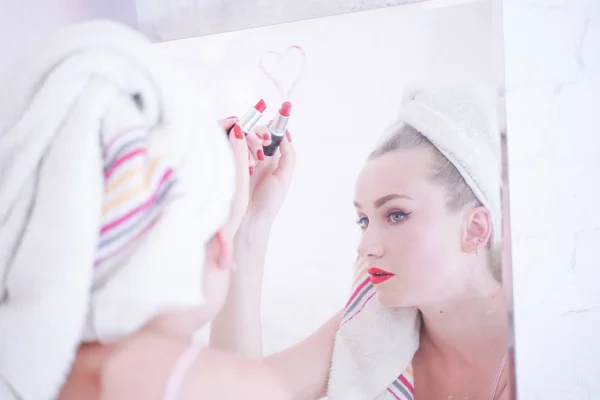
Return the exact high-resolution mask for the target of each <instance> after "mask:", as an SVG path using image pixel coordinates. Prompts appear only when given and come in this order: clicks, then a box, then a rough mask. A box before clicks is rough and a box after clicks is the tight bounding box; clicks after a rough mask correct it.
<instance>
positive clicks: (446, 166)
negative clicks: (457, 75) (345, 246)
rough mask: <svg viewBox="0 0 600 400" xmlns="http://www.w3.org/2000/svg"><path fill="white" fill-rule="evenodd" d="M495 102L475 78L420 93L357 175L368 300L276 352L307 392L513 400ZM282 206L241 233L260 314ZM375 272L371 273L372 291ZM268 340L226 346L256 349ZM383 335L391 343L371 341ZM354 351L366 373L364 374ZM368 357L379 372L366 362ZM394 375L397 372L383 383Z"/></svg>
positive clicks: (275, 360)
mask: <svg viewBox="0 0 600 400" xmlns="http://www.w3.org/2000/svg"><path fill="white" fill-rule="evenodd" d="M491 104H492V103H491V102H489V98H486V93H485V90H482V89H480V88H478V87H476V86H471V85H465V86H452V85H448V86H440V87H423V88H414V89H412V90H409V91H407V94H406V96H405V98H404V100H403V103H402V106H403V107H402V108H403V113H402V115H401V117H400V119H399V121H398V123H396V124H395V125H394V126H393V127H392V128H391V129H390V131H389V132H387V134H386V135H385V136H384V139H383V140H382V142H381V143H380V145H379V146H378V147H377V149H376V150H375V151H374V152H373V153H372V154H371V156H370V157H369V160H368V162H367V164H366V166H365V167H364V169H363V171H362V172H361V174H360V176H359V178H358V181H357V184H356V194H355V201H354V204H355V207H356V211H357V215H358V224H359V227H360V229H361V230H362V231H363V235H362V239H361V242H360V245H359V247H358V253H359V257H360V260H359V263H358V265H357V269H358V270H357V275H358V277H359V280H358V282H357V285H356V286H355V288H356V289H357V290H356V292H355V293H354V295H353V296H357V297H360V296H358V295H359V294H360V295H361V296H362V297H361V298H362V300H357V299H355V298H354V297H353V298H351V299H350V301H349V303H348V305H347V307H346V309H345V310H344V311H340V312H339V313H337V314H336V315H335V316H333V317H332V318H331V319H330V320H329V321H327V322H326V323H325V324H324V325H323V326H322V327H321V328H320V329H319V330H318V331H317V332H315V333H314V334H313V335H311V336H310V337H308V338H307V339H305V340H304V341H302V342H301V343H299V344H297V345H295V346H293V347H291V348H289V349H287V350H284V351H282V352H280V353H278V354H274V355H272V356H269V357H266V358H265V361H266V362H267V363H268V364H269V365H272V366H273V367H275V368H276V369H278V370H279V371H280V372H281V373H282V374H283V376H284V377H285V379H286V380H287V383H288V384H289V386H290V387H291V388H292V390H293V394H294V398H295V399H317V398H320V397H322V396H325V395H326V394H328V398H330V399H332V400H338V399H342V398H343V399H344V400H346V399H348V398H351V399H372V398H377V399H384V398H390V399H412V398H413V397H414V398H415V399H417V400H419V399H425V400H426V399H466V398H469V399H487V398H490V399H497V400H498V399H500V400H505V399H508V396H509V391H508V389H507V386H508V375H507V371H506V370H505V368H504V366H505V363H506V354H507V351H508V350H507V340H508V338H507V335H508V333H507V312H506V304H505V298H504V296H503V288H502V283H501V270H500V262H499V250H500V225H499V221H500V215H499V210H500V205H499V198H500V181H499V179H500V162H499V147H498V144H497V141H498V140H499V138H498V137H497V136H498V135H497V129H496V125H495V123H496V122H495V118H494V112H493V106H492V105H491ZM272 196H274V197H275V198H277V199H279V198H280V197H281V196H282V194H281V192H274V193H273V194H272ZM279 205H280V202H279V201H277V202H275V203H273V204H272V207H270V208H268V209H264V210H262V211H261V212H262V217H261V218H254V219H253V218H250V217H247V222H246V223H245V224H243V226H242V228H241V229H240V231H238V233H237V237H238V240H242V239H241V238H246V239H245V240H246V241H248V242H249V243H250V242H251V243H252V244H253V245H254V246H252V247H251V246H248V247H243V246H238V249H237V254H236V262H237V263H238V264H239V271H240V273H243V274H245V275H246V276H245V279H246V282H247V285H245V290H246V293H245V294H246V295H247V297H245V300H246V305H245V308H244V312H245V313H246V315H245V317H244V318H246V319H248V318H250V317H249V313H254V314H253V315H254V318H255V320H258V319H259V316H258V315H257V311H256V310H258V304H259V300H258V299H259V290H260V275H261V273H262V270H261V268H260V267H261V265H262V263H263V262H264V252H265V246H266V243H267V242H268V232H269V229H268V227H269V223H270V222H271V221H272V219H273V218H274V216H275V214H276V211H277V209H278V206H279ZM363 264H366V265H363ZM365 269H366V270H368V273H369V275H370V277H369V278H368V279H366V280H365V281H364V282H362V285H363V287H359V284H361V280H360V274H361V271H362V270H365ZM363 279H364V278H363ZM239 286H242V285H239ZM232 289H234V290H233V291H232V293H231V297H235V296H236V293H235V292H236V290H235V289H236V288H235V287H234V288H232ZM250 289H252V290H254V293H249V291H250ZM359 291H361V292H360V293H358V292H359ZM369 291H372V292H373V293H372V294H376V296H374V297H373V296H370V297H369V296H368V295H369V293H370V292H369ZM363 295H364V296H363ZM237 296H239V298H244V296H242V295H240V294H239V291H238V294H237ZM372 297H373V298H374V299H376V300H371V301H369V300H365V299H370V298H372ZM360 301H362V304H361V303H359V304H358V305H357V303H358V302H360ZM238 303H241V301H239V300H238ZM354 307H356V308H361V307H362V308H364V310H363V311H362V312H361V314H360V315H359V317H356V315H350V314H352V313H353V312H355V311H354V309H353V308H354ZM363 315H367V316H365V317H364V318H363V317H361V316H363ZM221 318H223V319H225V318H226V317H225V316H221ZM228 318H229V321H230V323H235V321H236V320H239V319H240V317H239V316H238V317H237V319H236V317H235V316H234V315H233V314H230V315H229V316H228ZM361 318H362V319H361ZM390 329H393V330H392V332H390ZM231 332H232V336H233V333H234V332H236V331H235V330H231ZM244 334H245V332H244ZM253 335H256V333H253ZM254 337H255V336H252V338H249V339H247V343H243V342H240V341H238V342H235V340H236V339H235V338H233V337H232V338H230V340H229V342H228V343H226V344H224V345H227V346H229V347H231V348H237V349H239V350H242V351H249V350H248V349H249V348H250V347H251V345H252V343H251V342H252V341H253V338H254ZM375 337H377V338H379V339H381V340H382V341H384V342H385V341H387V342H386V343H383V344H381V343H376V344H375V345H374V346H371V348H369V347H368V345H365V344H364V343H372V342H373V341H372V340H370V339H371V338H375ZM238 340H240V339H238ZM388 346H389V347H394V346H395V349H394V351H388ZM396 350H397V351H396ZM376 352H378V353H376ZM394 352H395V353H394ZM388 353H393V354H398V358H395V359H394V358H393V357H392V358H390V357H389V356H388ZM368 358H372V359H374V360H377V361H376V362H374V364H373V363H371V364H369V362H371V360H369V359H368ZM343 361H346V362H347V363H356V365H357V367H356V371H358V372H362V373H363V375H361V374H359V373H357V374H355V375H352V373H351V372H352V371H350V370H351V368H350V367H348V366H347V365H344V362H343ZM379 361H381V362H379ZM361 362H362V363H363V366H362V367H364V366H370V367H369V368H371V369H373V370H374V371H376V373H370V372H371V371H370V370H369V368H367V367H364V368H363V370H360V368H361ZM385 363H388V364H389V365H387V366H382V365H380V364H385ZM394 368H396V369H395V370H394ZM349 371H350V372H349ZM356 371H355V372H356ZM383 374H388V375H389V377H390V378H389V379H388V380H387V381H381V382H375V381H376V380H377V379H380V377H381V376H382V375H383ZM390 374H391V375H390ZM352 377H354V378H356V379H352ZM413 377H414V380H413ZM355 381H358V383H357V382H355ZM363 389H364V390H363ZM344 390H345V391H344ZM341 393H344V395H343V396H341V395H340V394H341ZM365 393H369V394H368V396H369V397H366V396H367V395H365Z"/></svg>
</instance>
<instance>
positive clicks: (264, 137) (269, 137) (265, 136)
mask: <svg viewBox="0 0 600 400" xmlns="http://www.w3.org/2000/svg"><path fill="white" fill-rule="evenodd" d="M263 139H264V140H269V139H271V135H269V134H268V133H265V135H264V136H263Z"/></svg>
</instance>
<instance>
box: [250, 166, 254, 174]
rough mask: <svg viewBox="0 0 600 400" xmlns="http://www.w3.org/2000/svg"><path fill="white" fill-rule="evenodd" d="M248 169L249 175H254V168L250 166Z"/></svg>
mask: <svg viewBox="0 0 600 400" xmlns="http://www.w3.org/2000/svg"><path fill="white" fill-rule="evenodd" d="M249 169H250V175H252V174H253V173H254V167H253V166H252V165H251V166H250V168H249Z"/></svg>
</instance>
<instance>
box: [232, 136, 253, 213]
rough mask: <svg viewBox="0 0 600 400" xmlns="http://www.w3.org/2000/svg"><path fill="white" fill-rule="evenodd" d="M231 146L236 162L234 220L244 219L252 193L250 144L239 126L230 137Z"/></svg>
mask: <svg viewBox="0 0 600 400" xmlns="http://www.w3.org/2000/svg"><path fill="white" fill-rule="evenodd" d="M229 144H230V146H231V149H232V151H233V157H234V160H235V180H236V182H235V197H234V200H233V204H232V210H231V211H232V218H233V219H234V220H237V219H238V218H242V217H243V215H244V213H245V212H246V207H247V206H248V200H249V191H250V173H249V172H250V167H251V165H250V163H249V160H248V144H247V142H246V138H245V137H244V134H243V133H242V129H241V128H240V126H239V125H237V124H236V125H234V127H233V129H232V131H231V134H230V135H229Z"/></svg>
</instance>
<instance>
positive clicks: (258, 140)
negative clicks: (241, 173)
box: [246, 131, 265, 167]
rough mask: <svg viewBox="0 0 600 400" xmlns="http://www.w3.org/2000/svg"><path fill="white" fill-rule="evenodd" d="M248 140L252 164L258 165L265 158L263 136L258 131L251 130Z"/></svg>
mask: <svg viewBox="0 0 600 400" xmlns="http://www.w3.org/2000/svg"><path fill="white" fill-rule="evenodd" d="M246 142H247V143H248V155H249V157H250V165H251V166H253V167H256V166H257V164H258V163H260V162H262V161H264V160H265V153H264V151H263V143H264V139H263V136H262V134H260V133H258V132H256V131H253V132H250V133H249V134H248V136H246Z"/></svg>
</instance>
